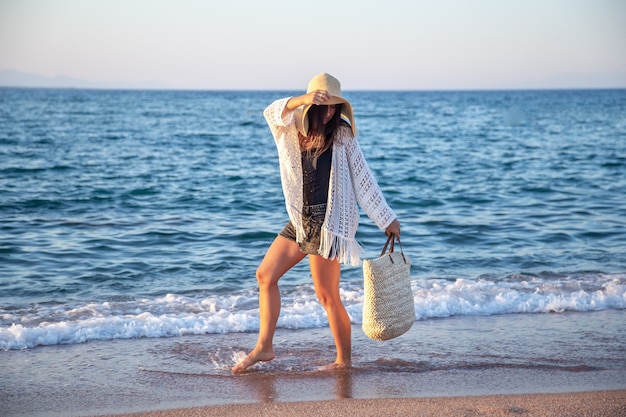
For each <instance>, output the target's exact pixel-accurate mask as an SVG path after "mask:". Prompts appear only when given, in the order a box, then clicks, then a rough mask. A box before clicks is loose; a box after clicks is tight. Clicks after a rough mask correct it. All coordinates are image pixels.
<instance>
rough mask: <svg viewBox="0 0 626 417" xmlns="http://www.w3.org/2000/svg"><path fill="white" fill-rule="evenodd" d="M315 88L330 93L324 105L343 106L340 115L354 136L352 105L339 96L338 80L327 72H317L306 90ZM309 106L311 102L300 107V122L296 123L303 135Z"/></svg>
mask: <svg viewBox="0 0 626 417" xmlns="http://www.w3.org/2000/svg"><path fill="white" fill-rule="evenodd" d="M315 90H325V91H327V92H328V94H329V95H330V98H329V99H328V100H326V101H325V102H324V105H332V104H343V106H341V117H343V118H344V119H346V121H347V122H348V123H350V126H351V127H352V134H353V135H355V136H356V125H355V124H354V115H353V112H352V105H351V104H350V102H349V101H348V100H346V99H345V98H343V97H342V96H341V84H340V83H339V80H338V79H336V78H335V77H333V76H332V75H330V74H327V73H322V74H318V75H316V76H315V77H313V78H311V81H309V86H308V88H307V90H306V92H307V94H308V93H310V92H311V91H315ZM311 106H313V104H308V105H306V106H304V108H303V109H302V116H301V117H302V119H301V123H299V124H298V129H299V130H300V133H302V135H303V136H306V135H307V133H308V131H309V118H308V117H307V113H308V112H309V109H310V108H311Z"/></svg>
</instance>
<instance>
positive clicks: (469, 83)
mask: <svg viewBox="0 0 626 417" xmlns="http://www.w3.org/2000/svg"><path fill="white" fill-rule="evenodd" d="M624 22H626V0H316V1H298V0H220V1H215V0H169V1H168V0H0V71H1V70H15V71H21V72H28V73H36V74H40V75H43V76H46V77H56V76H61V75H63V76H67V77H72V78H76V79H82V80H90V81H94V82H103V83H109V84H110V85H115V84H116V83H118V84H119V83H124V84H128V83H146V82H150V83H154V84H155V85H160V86H164V87H168V88H176V89H259V90H268V89H306V84H307V82H308V80H309V79H310V78H311V77H312V76H314V75H316V74H318V73H320V72H329V73H331V74H333V75H335V76H336V77H337V78H339V79H340V80H341V82H342V87H343V88H344V89H346V90H349V89H354V90H359V89H372V90H381V89H382V90H385V89H408V90H412V89H417V90H424V89H426V90H433V89H506V88H534V87H539V88H550V87H557V88H559V87H567V86H572V87H584V86H585V85H584V84H585V83H586V84H589V85H586V86H592V87H593V86H598V85H599V86H604V84H609V85H607V86H612V87H626V24H625V23H624ZM591 84H593V85H591ZM596 84H597V85H596Z"/></svg>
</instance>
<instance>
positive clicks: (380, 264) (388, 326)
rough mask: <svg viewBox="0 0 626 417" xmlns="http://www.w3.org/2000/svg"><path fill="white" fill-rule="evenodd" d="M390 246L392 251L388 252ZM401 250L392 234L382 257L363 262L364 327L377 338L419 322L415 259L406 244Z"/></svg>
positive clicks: (368, 333) (371, 335) (403, 330)
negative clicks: (413, 269) (415, 300)
mask: <svg viewBox="0 0 626 417" xmlns="http://www.w3.org/2000/svg"><path fill="white" fill-rule="evenodd" d="M398 241H399V240H398ZM390 242H391V246H389V243H390ZM388 246H389V248H390V249H389V253H385V252H386V251H387V247H388ZM400 250H401V252H400V253H398V252H394V235H390V236H389V238H388V239H387V243H385V246H384V248H383V251H382V252H381V254H380V257H379V258H376V259H365V260H364V261H363V290H364V300H363V324H362V328H363V332H364V333H365V334H366V335H367V336H368V337H369V338H371V339H374V340H381V341H382V340H389V339H393V338H395V337H398V336H400V335H402V334H404V333H406V332H407V331H408V330H409V329H410V328H411V326H412V325H413V323H414V322H415V307H414V304H413V292H412V291H411V277H410V269H411V262H410V260H409V258H408V256H406V255H405V254H404V251H402V244H400Z"/></svg>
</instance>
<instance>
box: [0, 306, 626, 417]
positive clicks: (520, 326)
mask: <svg viewBox="0 0 626 417" xmlns="http://www.w3.org/2000/svg"><path fill="white" fill-rule="evenodd" d="M625 317H626V312H624V311H603V312H597V313H576V314H573V313H572V314H558V315H547V314H542V315H528V314H526V315H503V316H490V317H457V318H450V319H440V320H428V321H418V322H416V324H415V325H414V327H413V328H412V329H411V330H410V331H409V332H408V333H407V334H406V335H403V336H402V337H400V338H398V339H394V340H392V341H388V342H384V343H380V342H375V341H372V340H369V339H367V338H366V337H365V336H364V335H363V334H362V332H361V331H360V328H359V326H358V325H355V326H353V345H354V353H353V360H354V363H353V365H354V367H353V368H352V369H350V370H348V371H339V370H335V371H319V370H318V367H319V366H321V365H325V364H327V363H329V362H330V361H332V360H333V359H334V357H333V348H332V338H331V336H330V334H329V332H330V331H329V329H327V328H319V329H306V330H284V329H282V330H279V331H278V332H277V337H276V338H275V342H276V351H275V353H276V359H275V360H274V361H272V362H269V363H265V364H262V365H258V366H255V367H254V368H253V369H251V370H250V372H248V373H244V374H242V375H233V374H232V373H231V372H230V367H231V366H232V365H233V364H234V356H235V354H237V353H238V352H241V351H246V350H247V349H249V348H250V347H251V346H253V345H254V342H255V340H256V334H253V333H238V334H232V333H231V334H224V335H214V334H211V335H203V336H185V337H173V338H161V339H133V340H119V339H118V340H111V341H101V342H89V343H83V344H74V345H55V346H46V347H38V348H34V349H27V350H15V351H5V352H0V369H2V378H0V415H1V416H2V417H11V416H29V417H72V416H103V415H132V413H139V414H137V415H138V416H150V415H153V416H182V415H185V416H195V415H203V416H205V415H208V416H212V415H216V416H235V415H248V416H257V415H258V416H269V415H276V416H291V415H298V416H303V415H322V416H323V415H328V416H350V417H357V416H394V415H402V416H409V415H418V416H422V415H423V416H431V415H432V416H435V415H436V416H446V415H449V416H477V415H487V416H491V415H494V416H498V415H511V416H518V415H525V416H535V415H536V416H552V415H554V416H556V415H559V416H562V415H569V416H587V415H589V416H613V415H615V416H617V415H621V416H623V415H626V410H625V409H624V407H625V404H626V357H624V355H623V352H624V351H625V349H626V342H625V340H626V333H625V332H626V329H625V327H626V326H624V323H625V321H624V318H625Z"/></svg>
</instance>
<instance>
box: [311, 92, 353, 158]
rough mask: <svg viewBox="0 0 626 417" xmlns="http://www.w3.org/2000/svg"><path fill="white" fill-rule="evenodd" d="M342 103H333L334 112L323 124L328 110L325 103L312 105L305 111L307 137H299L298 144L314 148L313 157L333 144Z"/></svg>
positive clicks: (339, 121) (340, 120)
mask: <svg viewBox="0 0 626 417" xmlns="http://www.w3.org/2000/svg"><path fill="white" fill-rule="evenodd" d="M342 106H343V104H341V103H340V104H336V105H335V114H334V115H333V117H332V118H331V119H330V120H329V121H328V123H326V125H324V117H325V116H326V112H327V111H328V106H325V105H321V106H318V105H312V106H311V108H310V109H309V111H308V112H307V115H306V116H307V118H308V119H309V132H308V135H307V137H306V138H305V137H300V144H301V145H303V144H308V145H310V146H307V147H310V148H311V149H315V155H314V156H315V157H316V158H317V157H318V156H320V155H321V154H323V153H324V152H325V151H326V150H327V149H328V148H330V147H331V146H332V145H333V140H334V136H335V132H336V131H337V129H338V128H339V125H340V124H341V122H342V119H341V110H342Z"/></svg>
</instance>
